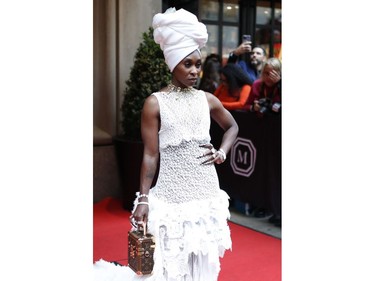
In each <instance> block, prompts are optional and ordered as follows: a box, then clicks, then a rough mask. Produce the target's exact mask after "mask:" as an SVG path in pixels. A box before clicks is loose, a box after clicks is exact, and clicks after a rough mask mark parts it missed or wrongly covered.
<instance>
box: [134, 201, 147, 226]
mask: <svg viewBox="0 0 375 281" xmlns="http://www.w3.org/2000/svg"><path fill="white" fill-rule="evenodd" d="M148 212H149V207H148V205H145V204H142V205H141V204H138V205H137V207H136V208H135V210H134V212H133V214H132V215H131V216H130V219H131V223H132V225H133V226H134V227H137V226H138V225H142V224H143V223H144V224H147V221H148Z"/></svg>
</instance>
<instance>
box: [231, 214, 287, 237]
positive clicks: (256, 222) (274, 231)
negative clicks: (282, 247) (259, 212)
mask: <svg viewBox="0 0 375 281" xmlns="http://www.w3.org/2000/svg"><path fill="white" fill-rule="evenodd" d="M230 214H231V218H230V221H231V222H234V223H236V224H239V225H242V226H245V227H248V228H251V229H254V230H256V231H259V232H262V233H264V234H268V235H270V236H273V237H276V238H279V239H281V227H278V226H274V225H273V224H272V223H270V222H268V219H269V218H270V217H271V216H270V215H269V216H266V217H264V218H256V217H254V215H253V214H250V215H245V214H243V213H241V212H240V211H238V210H237V209H236V208H234V207H233V208H230Z"/></svg>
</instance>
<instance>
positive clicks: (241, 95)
mask: <svg viewBox="0 0 375 281" xmlns="http://www.w3.org/2000/svg"><path fill="white" fill-rule="evenodd" d="M220 81H221V83H220V85H219V87H218V88H217V89H216V91H215V92H214V95H215V96H216V97H217V98H218V99H219V100H220V101H221V103H222V104H223V105H224V107H225V108H226V109H228V110H248V109H249V108H246V107H245V105H246V102H247V100H248V99H249V96H250V91H251V86H250V84H251V81H250V78H249V77H248V76H247V75H246V73H245V72H244V71H243V70H242V68H241V67H239V66H238V65H237V64H234V63H228V64H226V65H225V66H224V67H223V68H222V69H220Z"/></svg>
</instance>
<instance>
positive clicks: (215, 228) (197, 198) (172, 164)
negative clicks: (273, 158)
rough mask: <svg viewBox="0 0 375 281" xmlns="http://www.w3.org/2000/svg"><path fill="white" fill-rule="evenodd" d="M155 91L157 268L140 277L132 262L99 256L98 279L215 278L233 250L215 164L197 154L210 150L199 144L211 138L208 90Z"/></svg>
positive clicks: (153, 227)
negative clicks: (157, 118) (126, 263)
mask: <svg viewBox="0 0 375 281" xmlns="http://www.w3.org/2000/svg"><path fill="white" fill-rule="evenodd" d="M153 95H154V96H156V98H157V99H158V103H159V107H160V118H161V128H160V131H159V150H160V171H159V177H158V180H157V183H156V185H155V187H153V188H151V189H150V193H149V204H150V205H149V208H150V212H149V221H148V230H149V232H150V233H152V234H153V235H154V236H155V242H156V245H157V246H156V249H155V253H154V261H155V264H154V270H153V273H152V274H151V275H147V276H137V275H136V274H135V273H134V272H133V271H132V270H131V269H130V268H128V267H127V266H115V265H114V264H112V263H109V262H106V261H104V260H100V261H98V262H96V263H95V264H94V269H95V270H94V275H95V280H97V281H99V280H100V281H103V280H121V281H130V280H147V281H152V280H153V281H164V280H166V281H167V280H168V281H182V280H183V281H216V280H217V278H218V274H219V271H220V261H219V257H222V256H223V255H224V252H225V250H226V249H230V248H231V238H230V231H229V227H228V224H227V219H228V218H229V215H230V214H229V210H228V205H229V204H228V199H229V197H228V195H227V194H226V193H225V192H224V191H223V190H221V189H220V188H219V181H218V177H217V173H216V169H215V166H214V164H210V165H202V164H201V162H202V161H204V159H205V158H198V157H199V156H200V155H201V154H202V153H203V152H204V151H205V150H206V148H201V147H199V146H200V145H202V144H207V143H209V142H210V135H209V129H210V115H209V108H208V103H207V99H206V96H205V93H204V92H203V91H198V90H195V89H192V90H191V91H188V92H185V91H182V92H177V91H171V92H157V93H154V94H153ZM136 201H137V200H136ZM135 203H136V202H135Z"/></svg>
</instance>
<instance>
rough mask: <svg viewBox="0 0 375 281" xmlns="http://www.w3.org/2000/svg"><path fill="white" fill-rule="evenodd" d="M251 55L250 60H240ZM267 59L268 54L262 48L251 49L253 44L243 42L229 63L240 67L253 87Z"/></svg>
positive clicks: (229, 59)
mask: <svg viewBox="0 0 375 281" xmlns="http://www.w3.org/2000/svg"><path fill="white" fill-rule="evenodd" d="M242 55H249V56H250V58H249V59H248V60H240V59H239V58H240V56H242ZM266 59H267V53H266V50H264V48H262V47H261V46H255V47H254V48H252V47H251V42H243V43H242V44H241V45H239V46H238V47H237V48H236V49H235V50H234V51H233V52H231V53H230V54H229V57H228V63H238V65H239V66H240V67H241V68H242V69H243V70H244V71H245V72H246V73H247V74H248V75H249V78H250V80H251V85H252V84H253V83H254V81H255V80H256V79H258V78H259V75H260V72H261V70H262V68H263V63H264V61H265V60H266Z"/></svg>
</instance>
